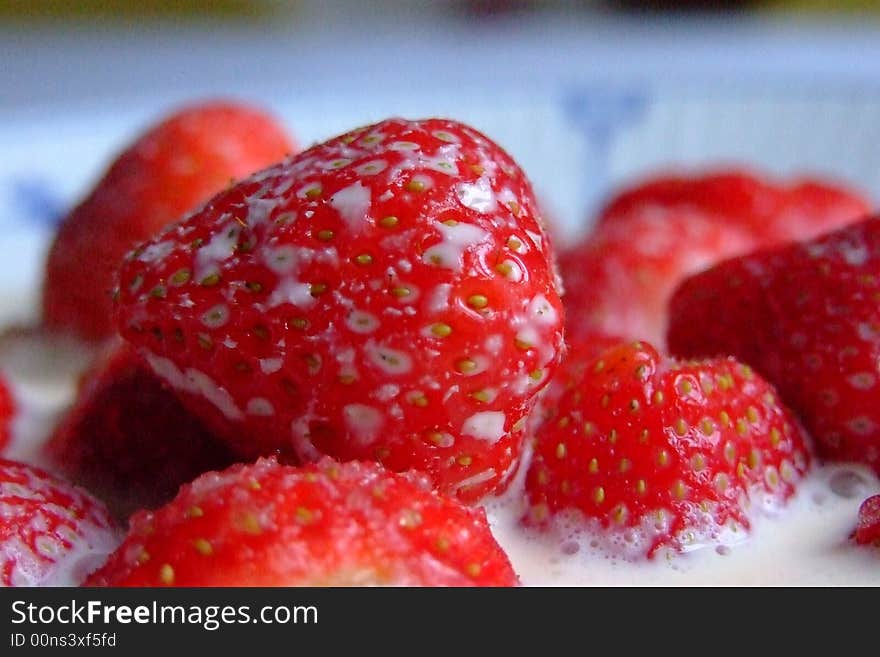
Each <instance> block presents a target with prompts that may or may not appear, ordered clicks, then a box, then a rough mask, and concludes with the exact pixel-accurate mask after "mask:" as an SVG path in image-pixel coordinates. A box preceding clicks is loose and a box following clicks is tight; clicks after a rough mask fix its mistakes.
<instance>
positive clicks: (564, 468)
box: [526, 343, 809, 557]
mask: <svg viewBox="0 0 880 657" xmlns="http://www.w3.org/2000/svg"><path fill="white" fill-rule="evenodd" d="M808 464H809V453H808V449H807V446H806V442H805V437H804V435H803V433H802V431H801V429H800V428H799V426H798V425H797V423H796V422H795V421H794V420H793V419H792V417H791V415H790V413H789V412H788V411H786V410H785V409H784V408H783V407H782V406H781V405H780V403H779V400H778V398H777V397H776V395H775V393H774V391H773V389H772V388H771V387H770V386H769V385H768V384H767V383H766V382H764V381H763V380H761V379H760V377H758V376H756V375H755V374H754V373H752V372H751V371H750V370H749V368H747V367H745V366H743V365H740V364H739V363H737V362H736V361H733V360H732V359H727V360H715V361H706V362H687V363H682V362H677V361H674V360H671V359H667V358H663V357H661V356H660V355H659V354H658V353H657V351H656V350H655V349H654V348H653V347H651V346H649V345H647V344H644V343H635V344H632V343H627V344H620V345H618V346H616V347H612V348H609V349H607V350H606V351H604V352H602V353H601V354H600V355H599V356H598V357H595V358H593V359H592V360H588V361H587V362H586V367H584V368H583V371H582V374H581V375H580V377H579V378H577V379H576V380H575V381H573V382H570V383H569V384H568V385H566V391H565V393H564V394H563V395H562V396H561V397H560V399H559V401H558V408H557V410H556V413H555V415H554V417H553V419H552V421H549V422H547V423H545V424H544V425H543V426H542V427H541V428H540V429H539V431H538V433H537V435H536V439H535V454H534V459H533V461H532V463H531V466H530V469H529V471H528V475H527V478H526V489H527V492H528V496H529V502H530V505H531V509H530V512H529V519H530V521H531V522H533V523H538V524H542V523H544V522H545V521H548V520H550V519H551V516H552V517H557V516H559V517H562V516H565V515H567V514H570V513H571V512H574V513H575V514H576V517H579V518H581V520H580V521H578V520H576V522H579V523H580V524H582V525H583V526H584V527H587V528H589V529H591V530H593V531H595V532H597V533H598V534H599V535H602V536H606V537H608V538H609V540H610V541H611V542H612V543H613V542H615V541H617V542H618V543H619V546H625V556H629V557H637V556H645V555H648V556H653V555H654V554H656V552H657V550H658V549H659V548H665V547H669V548H673V549H677V550H689V549H693V548H694V547H698V546H700V545H702V544H705V543H714V542H727V541H728V540H729V536H728V535H727V534H729V533H730V532H736V531H740V530H742V529H747V528H748V527H749V526H750V519H749V518H750V510H749V507H750V506H765V505H776V506H778V505H781V504H783V503H784V502H785V500H786V499H787V498H788V497H790V496H791V495H792V493H793V492H794V490H795V484H796V483H797V481H798V480H799V479H800V478H801V477H802V476H803V474H804V473H805V472H806V470H807V467H808Z"/></svg>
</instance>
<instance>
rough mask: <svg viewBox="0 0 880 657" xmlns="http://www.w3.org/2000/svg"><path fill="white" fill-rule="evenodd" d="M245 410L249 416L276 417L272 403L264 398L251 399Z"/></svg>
mask: <svg viewBox="0 0 880 657" xmlns="http://www.w3.org/2000/svg"><path fill="white" fill-rule="evenodd" d="M245 410H246V411H247V414H248V415H259V416H262V417H269V416H272V415H275V408H274V407H273V406H272V402H270V401H269V400H268V399H266V398H264V397H254V398H252V399H249V400H248V403H247V407H246V408H245Z"/></svg>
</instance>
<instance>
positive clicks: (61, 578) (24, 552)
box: [0, 459, 119, 586]
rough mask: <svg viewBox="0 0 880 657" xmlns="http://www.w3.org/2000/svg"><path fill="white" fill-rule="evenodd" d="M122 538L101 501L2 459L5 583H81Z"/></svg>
mask: <svg viewBox="0 0 880 657" xmlns="http://www.w3.org/2000/svg"><path fill="white" fill-rule="evenodd" d="M118 542H119V541H118V537H117V533H116V529H115V528H114V526H113V522H112V520H111V519H110V516H109V515H108V514H107V510H106V509H105V508H104V506H103V505H102V504H101V503H100V502H98V501H97V500H95V499H94V498H92V497H89V496H88V495H87V494H86V493H84V492H83V491H81V490H79V489H77V488H74V487H73V486H71V485H70V484H66V483H64V482H62V481H59V480H58V479H55V478H54V477H52V476H51V475H49V474H48V473H46V472H43V471H42V470H38V469H36V468H32V467H30V466H28V465H24V464H23V463H16V462H15V461H6V460H2V459H0V586H77V585H79V584H80V582H82V580H83V579H84V578H85V577H86V575H88V574H89V573H90V572H91V571H92V570H94V569H95V568H96V567H97V566H99V565H100V564H101V563H102V562H103V560H104V559H105V558H106V557H107V555H108V554H109V553H110V552H112V551H113V550H114V549H115V548H116V545H117V544H118Z"/></svg>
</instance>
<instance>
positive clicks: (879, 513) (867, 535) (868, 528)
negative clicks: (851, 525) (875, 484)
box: [856, 495, 880, 547]
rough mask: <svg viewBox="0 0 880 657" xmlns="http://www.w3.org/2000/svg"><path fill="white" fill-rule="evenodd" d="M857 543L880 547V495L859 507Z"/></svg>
mask: <svg viewBox="0 0 880 657" xmlns="http://www.w3.org/2000/svg"><path fill="white" fill-rule="evenodd" d="M856 543H858V544H859V545H876V546H878V547H880V495H874V496H873V497H869V498H868V499H866V500H865V501H864V502H862V505H861V506H860V507H859V521H858V524H857V525H856Z"/></svg>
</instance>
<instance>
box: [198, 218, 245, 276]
mask: <svg viewBox="0 0 880 657" xmlns="http://www.w3.org/2000/svg"><path fill="white" fill-rule="evenodd" d="M238 230H239V227H238V225H237V224H235V223H230V224H228V225H226V226H225V227H224V228H223V230H221V231H218V232H217V233H216V234H215V235H214V236H213V237H212V238H211V239H210V240H209V241H208V243H207V244H204V245H202V247H201V248H199V249H198V251H196V264H195V278H196V281H202V280H204V279H205V278H207V277H208V276H211V275H213V274H219V273H220V265H221V264H222V263H223V261H225V260H227V259H228V258H229V257H231V256H232V254H233V253H235V247H236V245H237V244H238Z"/></svg>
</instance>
